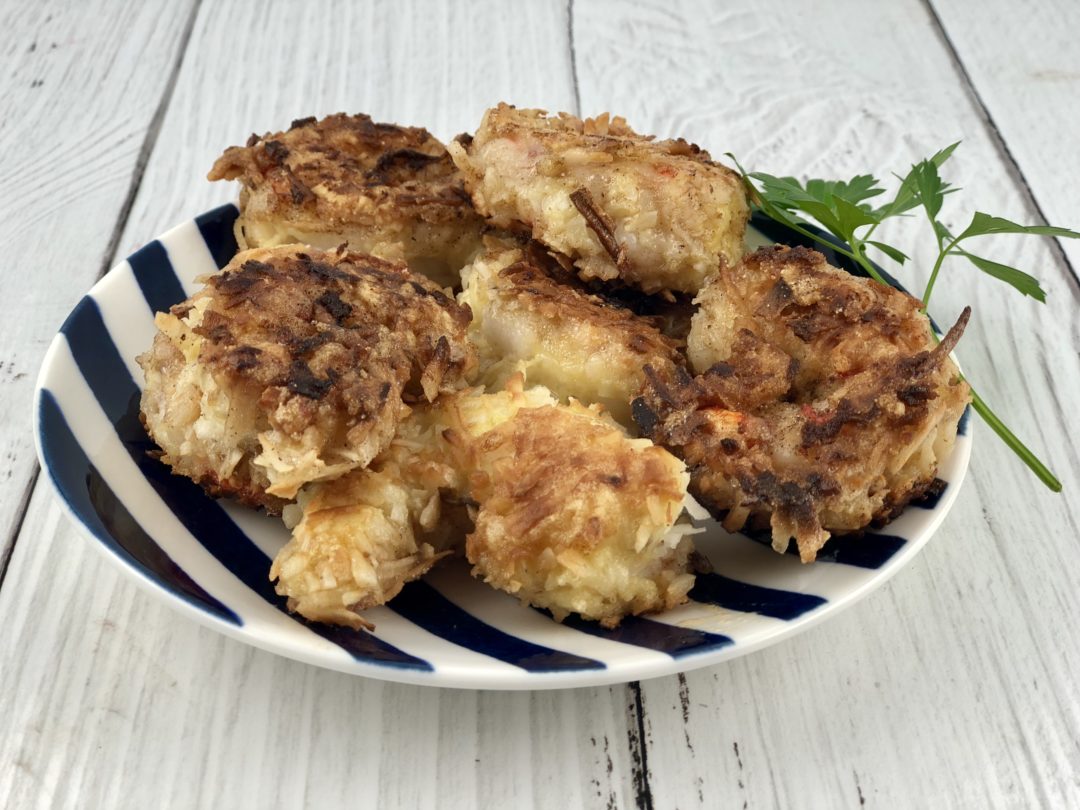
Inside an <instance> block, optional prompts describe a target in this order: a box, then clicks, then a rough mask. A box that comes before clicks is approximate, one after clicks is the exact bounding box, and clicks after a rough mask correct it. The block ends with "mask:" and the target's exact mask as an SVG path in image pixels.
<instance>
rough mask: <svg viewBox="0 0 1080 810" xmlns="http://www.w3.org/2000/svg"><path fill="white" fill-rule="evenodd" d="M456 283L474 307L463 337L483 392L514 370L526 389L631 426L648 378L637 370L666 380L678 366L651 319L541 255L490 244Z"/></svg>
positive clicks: (464, 301) (463, 298) (507, 243)
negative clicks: (600, 409) (591, 406)
mask: <svg viewBox="0 0 1080 810" xmlns="http://www.w3.org/2000/svg"><path fill="white" fill-rule="evenodd" d="M533 247H536V245H535V243H533ZM462 284H463V287H464V289H463V292H462V293H461V294H460V295H459V296H458V301H459V302H460V303H462V304H467V305H468V306H469V308H470V309H471V310H472V314H473V320H472V323H471V324H470V325H469V337H470V339H471V340H472V341H473V343H474V344H475V345H476V346H477V349H478V354H479V359H480V375H481V376H480V379H481V380H482V381H483V382H484V383H486V384H487V385H488V387H489V388H493V389H496V390H497V389H500V388H502V387H503V385H504V384H505V382H506V381H507V380H508V379H509V378H510V377H511V376H512V375H513V374H515V373H517V372H518V371H521V372H524V374H525V376H526V379H528V381H529V383H530V385H533V384H535V385H542V386H545V387H547V388H549V389H550V390H551V391H552V392H553V393H554V394H555V395H556V396H558V397H559V398H560V399H561V400H563V401H565V400H566V399H568V398H570V397H574V398H575V399H579V400H581V401H582V402H585V403H599V404H601V405H603V406H604V407H605V408H606V409H607V410H608V411H609V412H610V413H611V415H612V416H613V417H614V418H615V419H616V421H618V422H620V423H622V424H623V425H626V426H633V420H632V419H631V416H630V402H631V401H632V400H633V398H634V397H635V396H637V394H638V392H639V391H640V390H641V386H642V383H643V382H644V380H645V376H644V372H643V371H642V368H643V367H644V366H645V365H646V364H650V365H652V366H653V368H656V369H658V370H660V371H661V372H662V373H665V374H667V373H670V371H671V369H672V367H673V366H674V365H675V364H676V363H678V362H680V360H679V354H678V351H677V344H676V343H675V341H673V340H669V339H668V338H665V337H664V336H663V335H661V334H660V332H659V330H658V329H657V328H656V325H655V324H654V323H653V322H652V321H650V320H649V319H646V318H642V317H639V316H637V315H634V314H633V313H632V312H631V311H630V310H628V309H626V308H625V307H621V306H616V305H614V304H613V303H611V302H610V301H607V300H605V299H604V298H601V297H600V296H597V295H592V294H590V293H588V292H587V291H586V290H585V288H584V285H582V284H581V283H580V282H578V281H577V279H576V278H575V277H574V276H573V275H572V274H570V273H568V272H566V271H565V270H563V269H562V268H561V267H560V265H559V264H558V263H557V262H555V261H554V260H552V259H551V258H550V257H549V256H548V255H547V254H546V252H545V251H543V250H539V249H530V248H529V247H522V246H519V245H515V244H513V243H512V242H510V241H509V240H502V241H496V240H494V239H491V238H489V239H488V241H487V250H486V251H485V252H484V253H483V254H481V255H480V256H478V257H477V258H476V259H475V260H474V261H473V262H472V264H471V265H469V266H467V267H466V268H465V269H464V270H463V271H462Z"/></svg>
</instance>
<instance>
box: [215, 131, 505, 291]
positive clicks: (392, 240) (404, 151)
mask: <svg viewBox="0 0 1080 810" xmlns="http://www.w3.org/2000/svg"><path fill="white" fill-rule="evenodd" d="M208 177H209V179H210V180H222V179H226V180H239V181H240V182H241V183H242V189H241V191H240V217H239V218H238V219H237V221H236V236H237V242H238V243H239V245H240V247H241V249H243V248H253V247H274V246H277V245H285V244H292V243H303V244H307V245H311V246H313V247H318V248H323V249H327V250H330V249H333V248H335V247H337V246H338V245H340V244H342V243H343V242H348V244H349V248H350V249H351V250H355V251H359V252H363V253H371V254H374V255H376V256H380V257H382V258H386V259H398V260H404V261H405V262H407V263H408V265H409V267H410V269H412V270H413V271H417V272H421V273H423V274H425V275H427V276H429V277H431V278H432V279H433V280H435V281H437V282H438V283H439V284H440V285H441V286H444V287H451V286H456V284H457V273H458V271H459V270H460V269H461V267H462V265H464V264H465V263H466V262H467V261H468V260H469V258H470V257H471V255H472V254H473V253H474V252H475V250H476V249H477V248H478V247H479V243H480V234H481V232H482V231H483V230H484V222H483V220H482V219H481V217H480V216H479V215H477V213H476V211H474V210H473V207H472V205H471V204H470V202H469V199H468V195H467V194H466V193H465V191H464V188H463V186H462V178H461V174H460V173H459V172H458V171H457V170H456V169H455V168H454V164H453V163H452V162H451V160H450V156H449V155H448V154H447V152H446V148H445V147H444V146H443V145H442V144H441V143H440V142H439V141H438V140H436V139H435V138H433V137H432V136H431V135H430V134H428V132H427V130H424V129H416V128H412V127H399V126H395V125H393V124H377V123H375V122H373V121H372V120H371V119H370V118H369V117H368V116H366V115H345V114H343V113H338V114H337V115H331V116H328V117H327V118H324V119H322V120H321V121H316V120H315V119H314V118H304V119H301V120H299V121H294V122H293V123H292V126H291V127H289V129H288V130H286V131H285V132H276V133H267V134H265V135H263V136H262V137H261V138H260V137H257V136H255V135H252V136H251V138H249V139H248V142H247V144H246V145H245V146H233V147H230V148H229V149H227V150H225V153H224V154H223V155H222V156H221V157H220V158H218V160H217V162H216V163H214V167H213V169H211V171H210V174H209V175H208Z"/></svg>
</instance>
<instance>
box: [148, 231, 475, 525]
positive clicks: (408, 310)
mask: <svg viewBox="0 0 1080 810" xmlns="http://www.w3.org/2000/svg"><path fill="white" fill-rule="evenodd" d="M204 281H205V283H206V286H205V287H204V288H203V289H202V290H200V291H199V292H197V293H196V294H195V295H194V296H192V297H191V298H189V299H188V300H186V301H184V302H182V303H180V304H177V305H176V306H174V307H173V308H172V309H171V310H170V311H169V312H168V313H158V315H157V316H156V319H155V322H156V324H157V326H158V329H159V333H158V334H157V336H156V337H155V338H154V344H153V346H152V348H151V349H150V351H149V352H147V353H146V354H144V355H142V356H141V357H140V358H139V363H140V365H141V366H142V369H143V371H144V373H145V375H146V388H145V390H144V391H143V396H142V407H141V410H142V418H143V422H144V424H145V425H146V428H147V430H148V431H149V433H150V435H151V437H152V438H153V439H154V441H155V442H157V444H158V445H159V446H160V447H161V449H162V451H163V452H162V455H161V460H162V461H163V462H165V463H166V464H168V465H169V466H170V467H172V469H173V472H175V473H178V474H180V475H185V476H187V477H189V478H191V479H193V480H194V481H196V482H197V483H199V484H201V485H202V486H203V487H204V488H205V489H206V490H207V491H208V492H210V494H212V495H228V496H233V497H235V498H237V499H238V500H240V501H242V502H244V503H247V504H249V505H259V506H264V507H266V508H267V509H268V510H270V511H279V510H280V508H281V506H282V504H283V502H284V501H285V500H289V499H291V498H293V497H294V496H295V495H296V492H297V490H298V489H299V488H300V487H301V486H302V485H304V484H306V483H309V482H311V481H317V480H323V479H329V478H334V477H337V476H339V475H342V474H344V473H346V472H348V471H349V470H352V469H355V468H357V467H364V466H365V465H367V464H368V463H369V462H370V461H371V460H372V459H374V458H375V456H376V455H378V453H379V452H381V451H382V450H383V449H384V448H385V447H386V446H387V445H388V444H389V442H390V440H391V439H392V438H393V436H394V432H395V430H396V428H397V425H398V423H399V422H400V421H401V419H402V418H403V417H404V416H405V415H406V414H407V413H408V405H407V403H406V400H416V399H418V398H425V399H427V400H429V401H430V400H432V399H434V398H435V397H436V396H437V395H438V394H439V392H441V391H446V390H451V389H453V388H455V387H460V386H461V385H462V384H463V379H464V377H465V376H466V375H467V374H469V373H471V372H472V370H473V369H474V367H475V363H476V358H475V353H474V351H473V349H472V347H471V345H470V344H469V342H468V339H467V338H466V328H467V326H468V322H469V313H468V310H466V309H464V308H462V307H460V306H458V305H457V304H456V303H455V302H454V301H453V300H452V299H450V298H448V297H447V296H446V295H444V294H443V293H442V292H441V291H440V290H439V288H438V287H437V286H436V285H435V283H434V282H431V281H429V280H428V279H426V278H424V277H422V276H417V275H414V274H412V273H410V272H409V270H408V269H407V268H406V267H405V265H403V264H400V263H391V262H386V261H383V260H380V259H376V258H373V257H371V256H365V255H363V254H356V253H346V252H338V253H322V252H320V251H314V250H310V251H305V249H303V248H301V247H300V246H292V247H280V248H272V249H259V250H250V251H246V252H243V253H240V254H238V255H237V256H236V258H235V259H233V261H232V262H231V263H230V264H229V266H228V267H226V268H225V269H224V270H223V271H222V272H221V273H218V274H215V275H212V276H208V277H206V278H205V279H204Z"/></svg>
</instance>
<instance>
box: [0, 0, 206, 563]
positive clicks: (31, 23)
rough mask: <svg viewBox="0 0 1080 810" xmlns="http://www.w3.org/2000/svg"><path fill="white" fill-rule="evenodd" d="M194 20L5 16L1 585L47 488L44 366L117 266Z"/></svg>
mask: <svg viewBox="0 0 1080 810" xmlns="http://www.w3.org/2000/svg"><path fill="white" fill-rule="evenodd" d="M192 7H193V2H181V3H139V2H122V3H115V2H113V3H108V2H100V1H99V0H95V2H87V3H78V4H70V3H62V2H48V3H18V2H4V3H0V27H2V29H3V31H4V39H3V43H4V44H3V45H2V46H0V72H2V74H3V76H4V85H3V89H2V90H0V149H3V152H4V154H5V155H6V158H5V160H4V164H3V167H2V168H0V187H2V188H3V189H4V194H3V195H2V197H0V219H2V220H3V222H4V223H5V225H6V227H5V228H4V232H3V235H2V236H0V249H2V250H3V251H4V255H7V256H9V257H11V258H10V259H9V260H8V262H7V268H6V270H5V272H4V273H3V274H0V300H3V301H5V302H10V310H9V311H10V312H11V315H12V317H8V318H6V319H5V323H4V329H3V331H2V332H0V484H2V486H0V582H2V580H3V571H4V570H5V569H6V567H7V555H8V553H9V552H10V548H11V546H10V544H11V542H13V537H14V532H15V530H16V529H17V525H18V522H19V520H21V517H22V514H23V511H24V509H25V505H26V502H27V498H28V496H29V492H30V489H31V488H32V486H33V483H34V480H35V475H36V469H37V463H36V461H35V457H34V445H33V438H32V435H31V431H30V403H31V395H32V393H33V389H34V379H35V377H36V376H37V370H38V367H39V365H40V364H41V359H42V356H43V355H44V353H45V349H46V348H47V347H48V345H49V341H50V340H51V339H52V336H53V334H55V332H56V330H57V328H58V327H59V326H60V324H61V322H62V321H63V319H64V316H66V315H67V313H68V311H69V310H70V309H71V307H72V306H73V305H74V304H75V302H76V301H77V300H78V298H79V297H80V296H81V295H82V292H83V291H84V290H85V289H86V288H87V287H89V286H90V284H92V283H93V281H94V279H95V278H96V277H97V274H98V273H99V272H100V269H101V266H102V264H103V263H104V262H106V261H107V260H108V259H109V258H110V256H109V255H108V254H111V252H112V249H113V247H114V245H113V244H112V238H113V230H114V228H115V227H116V223H117V220H118V218H119V216H120V214H121V212H122V211H123V209H124V205H125V200H126V199H127V197H128V195H129V190H130V188H131V185H132V181H133V177H134V176H135V175H136V174H137V173H138V171H139V170H140V168H141V167H140V166H139V155H140V150H141V148H142V146H143V144H144V142H145V141H146V138H147V134H148V132H149V130H150V129H151V125H152V123H153V120H154V113H155V110H156V109H157V107H158V104H159V102H160V101H161V98H162V95H163V93H164V92H165V90H166V88H167V86H168V83H169V78H170V75H171V74H172V71H173V68H174V65H175V62H176V58H177V55H178V53H179V48H180V44H181V42H182V40H183V38H184V34H185V30H186V29H185V26H186V23H187V21H188V19H189V17H190V13H191V10H192ZM31 257H32V258H31Z"/></svg>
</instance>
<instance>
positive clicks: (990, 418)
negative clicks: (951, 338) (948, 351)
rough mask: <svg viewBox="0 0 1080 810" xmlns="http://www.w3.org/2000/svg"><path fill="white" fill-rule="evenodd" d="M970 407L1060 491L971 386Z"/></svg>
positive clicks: (1057, 482) (937, 339) (1050, 474)
mask: <svg viewBox="0 0 1080 810" xmlns="http://www.w3.org/2000/svg"><path fill="white" fill-rule="evenodd" d="M954 244H955V242H954ZM950 247H951V246H950ZM942 255H944V254H942ZM930 334H931V335H933V337H934V343H940V342H941V339H940V338H939V337H938V336H937V333H936V332H935V331H934V330H932V329H931V330H930ZM960 379H962V380H964V381H965V382H966V383H967V384H968V387H969V388H971V381H970V380H968V379H967V377H965V376H964V375H963V374H962V373H961V375H960ZM971 407H972V408H974V409H975V413H977V414H978V415H979V416H981V417H982V419H983V421H984V422H986V424H987V425H989V426H990V429H991V430H992V431H994V433H996V434H997V435H998V437H999V438H1000V439H1001V440H1002V441H1003V442H1005V446H1006V447H1008V448H1009V449H1010V450H1012V451H1013V452H1014V453H1016V455H1018V456H1019V457H1020V460H1021V461H1022V462H1024V463H1025V464H1026V465H1027V466H1028V468H1029V469H1030V470H1031V471H1032V472H1033V473H1035V475H1036V476H1037V477H1038V479H1039V480H1040V481H1042V482H1043V483H1044V484H1046V486H1047V487H1048V488H1049V489H1050V490H1051V491H1053V492H1061V482H1060V481H1059V480H1058V479H1057V477H1056V476H1055V475H1054V474H1053V473H1052V472H1050V468H1049V467H1047V466H1046V465H1045V464H1043V463H1042V461H1041V460H1040V459H1039V457H1038V456H1036V455H1035V454H1034V453H1033V452H1031V450H1029V449H1028V446H1027V445H1026V444H1024V443H1023V442H1022V441H1020V439H1018V438H1017V436H1016V434H1015V433H1013V432H1012V431H1011V430H1009V427H1008V425H1006V424H1005V423H1004V422H1002V421H1001V419H1000V418H999V417H998V415H997V414H996V413H994V412H993V411H992V410H990V406H989V405H987V404H986V401H985V400H984V399H983V398H982V397H980V396H979V394H978V392H977V391H976V390H975V389H974V388H971Z"/></svg>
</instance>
